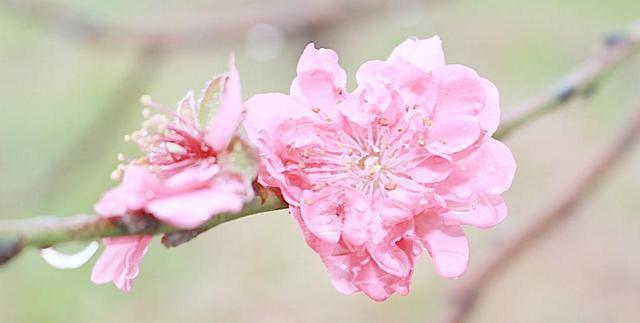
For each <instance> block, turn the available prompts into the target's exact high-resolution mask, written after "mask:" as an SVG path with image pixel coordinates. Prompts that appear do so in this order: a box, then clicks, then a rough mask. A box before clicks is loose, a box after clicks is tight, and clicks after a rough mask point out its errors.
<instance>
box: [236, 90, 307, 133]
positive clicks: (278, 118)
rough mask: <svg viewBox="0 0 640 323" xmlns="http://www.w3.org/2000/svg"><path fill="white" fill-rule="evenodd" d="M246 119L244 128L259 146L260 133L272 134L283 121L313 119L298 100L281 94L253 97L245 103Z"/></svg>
mask: <svg viewBox="0 0 640 323" xmlns="http://www.w3.org/2000/svg"><path fill="white" fill-rule="evenodd" d="M245 107H246V109H247V117H246V120H245V122H244V127H245V129H246V131H247V135H248V136H249V139H251V141H252V143H254V145H260V142H261V138H260V132H263V131H264V132H266V133H267V134H268V135H271V134H273V132H274V131H275V129H277V128H278V126H280V124H282V123H283V122H284V121H285V120H286V121H287V122H291V121H290V120H292V119H293V120H295V119H300V118H302V117H305V116H307V117H313V112H312V111H311V110H310V109H308V108H307V107H305V106H304V105H302V104H301V103H300V102H299V101H298V100H296V99H293V98H292V97H290V96H288V95H285V94H281V93H265V94H258V95H255V96H253V97H252V98H251V99H249V100H248V101H247V102H245Z"/></svg>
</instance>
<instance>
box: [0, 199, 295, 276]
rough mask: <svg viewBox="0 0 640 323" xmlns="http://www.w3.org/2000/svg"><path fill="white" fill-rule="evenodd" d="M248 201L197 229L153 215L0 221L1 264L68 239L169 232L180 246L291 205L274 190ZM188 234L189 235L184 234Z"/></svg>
mask: <svg viewBox="0 0 640 323" xmlns="http://www.w3.org/2000/svg"><path fill="white" fill-rule="evenodd" d="M263 193H264V194H262V195H261V196H259V197H256V198H255V199H253V200H251V201H250V202H248V203H246V204H245V205H244V207H243V209H242V211H240V212H239V213H223V214H218V215H216V216H214V217H212V218H211V219H210V220H209V221H208V222H206V223H205V224H203V225H201V226H199V227H198V228H196V229H193V230H184V229H177V228H174V227H171V226H169V225H167V224H163V223H162V222H160V221H158V220H157V219H156V218H154V217H152V216H146V215H128V216H124V217H121V218H110V219H108V218H103V217H99V216H96V215H78V216H70V217H62V218H61V217H39V218H32V219H27V220H13V221H1V222H0V265H2V264H3V263H6V262H8V261H9V260H11V259H12V258H13V257H14V256H15V255H16V254H18V253H19V251H20V250H21V249H23V248H25V247H37V248H46V247H50V246H52V245H55V244H58V243H62V242H68V241H91V240H97V239H100V238H106V237H118V236H130V235H140V234H151V235H157V234H169V235H168V237H170V238H169V239H167V240H171V237H178V240H177V241H163V242H164V243H165V245H167V246H176V245H178V244H180V243H183V242H186V240H189V239H190V238H193V237H195V236H197V235H198V234H200V233H202V232H205V231H207V230H209V229H211V228H213V227H215V226H217V225H220V224H222V223H225V222H229V221H233V220H236V219H239V218H242V217H245V216H248V215H252V214H257V213H262V212H268V211H273V210H278V209H283V208H286V207H287V204H286V203H284V202H283V201H282V199H281V197H280V196H279V195H277V194H275V193H273V192H271V191H265V192H263ZM184 236H186V237H188V238H187V239H185V238H183V237H184Z"/></svg>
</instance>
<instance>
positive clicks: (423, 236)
mask: <svg viewBox="0 0 640 323" xmlns="http://www.w3.org/2000/svg"><path fill="white" fill-rule="evenodd" d="M416 235H417V236H418V238H419V239H420V241H421V242H422V243H423V244H424V246H425V248H427V251H429V254H430V255H431V258H432V259H433V263H434V265H435V267H436V271H437V272H438V274H440V276H442V277H446V278H455V277H458V276H460V275H462V274H463V273H464V272H465V271H466V269H467V263H468V262H469V244H468V242H467V237H466V236H465V234H464V231H462V229H461V228H460V226H459V225H458V224H456V223H446V222H445V220H444V219H443V218H442V217H440V216H439V215H436V214H422V215H420V216H418V217H416Z"/></svg>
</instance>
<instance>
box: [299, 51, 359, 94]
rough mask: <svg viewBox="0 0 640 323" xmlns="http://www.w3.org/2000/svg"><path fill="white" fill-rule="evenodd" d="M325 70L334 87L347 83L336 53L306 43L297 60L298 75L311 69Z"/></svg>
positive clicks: (343, 85) (341, 86)
mask: <svg viewBox="0 0 640 323" xmlns="http://www.w3.org/2000/svg"><path fill="white" fill-rule="evenodd" d="M316 70H319V71H325V72H326V73H327V74H329V75H330V76H331V79H332V80H333V84H334V86H335V87H338V88H344V87H345V86H346V85H347V73H346V72H345V71H344V69H342V67H340V64H339V62H338V54H336V52H334V51H333V50H331V49H326V48H320V49H316V47H315V45H314V44H313V43H310V44H308V45H307V47H306V48H305V49H304V52H303V53H302V55H301V56H300V60H299V61H298V67H297V73H298V76H300V75H302V74H304V73H308V72H311V71H316Z"/></svg>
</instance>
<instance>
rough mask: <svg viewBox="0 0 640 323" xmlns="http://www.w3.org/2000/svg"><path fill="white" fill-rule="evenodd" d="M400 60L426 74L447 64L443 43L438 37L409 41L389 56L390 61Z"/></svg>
mask: <svg viewBox="0 0 640 323" xmlns="http://www.w3.org/2000/svg"><path fill="white" fill-rule="evenodd" d="M398 59H403V60H405V61H407V62H409V63H411V64H413V65H415V66H417V67H419V68H421V69H422V70H424V71H425V72H430V71H432V70H433V69H434V68H437V67H440V66H444V64H445V63H444V52H443V51H442V41H441V40H440V37H438V36H434V37H431V38H428V39H422V40H416V39H407V40H405V41H404V42H403V43H402V44H400V45H399V46H398V47H396V48H395V49H394V50H393V52H392V53H391V56H389V61H395V60H398Z"/></svg>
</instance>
